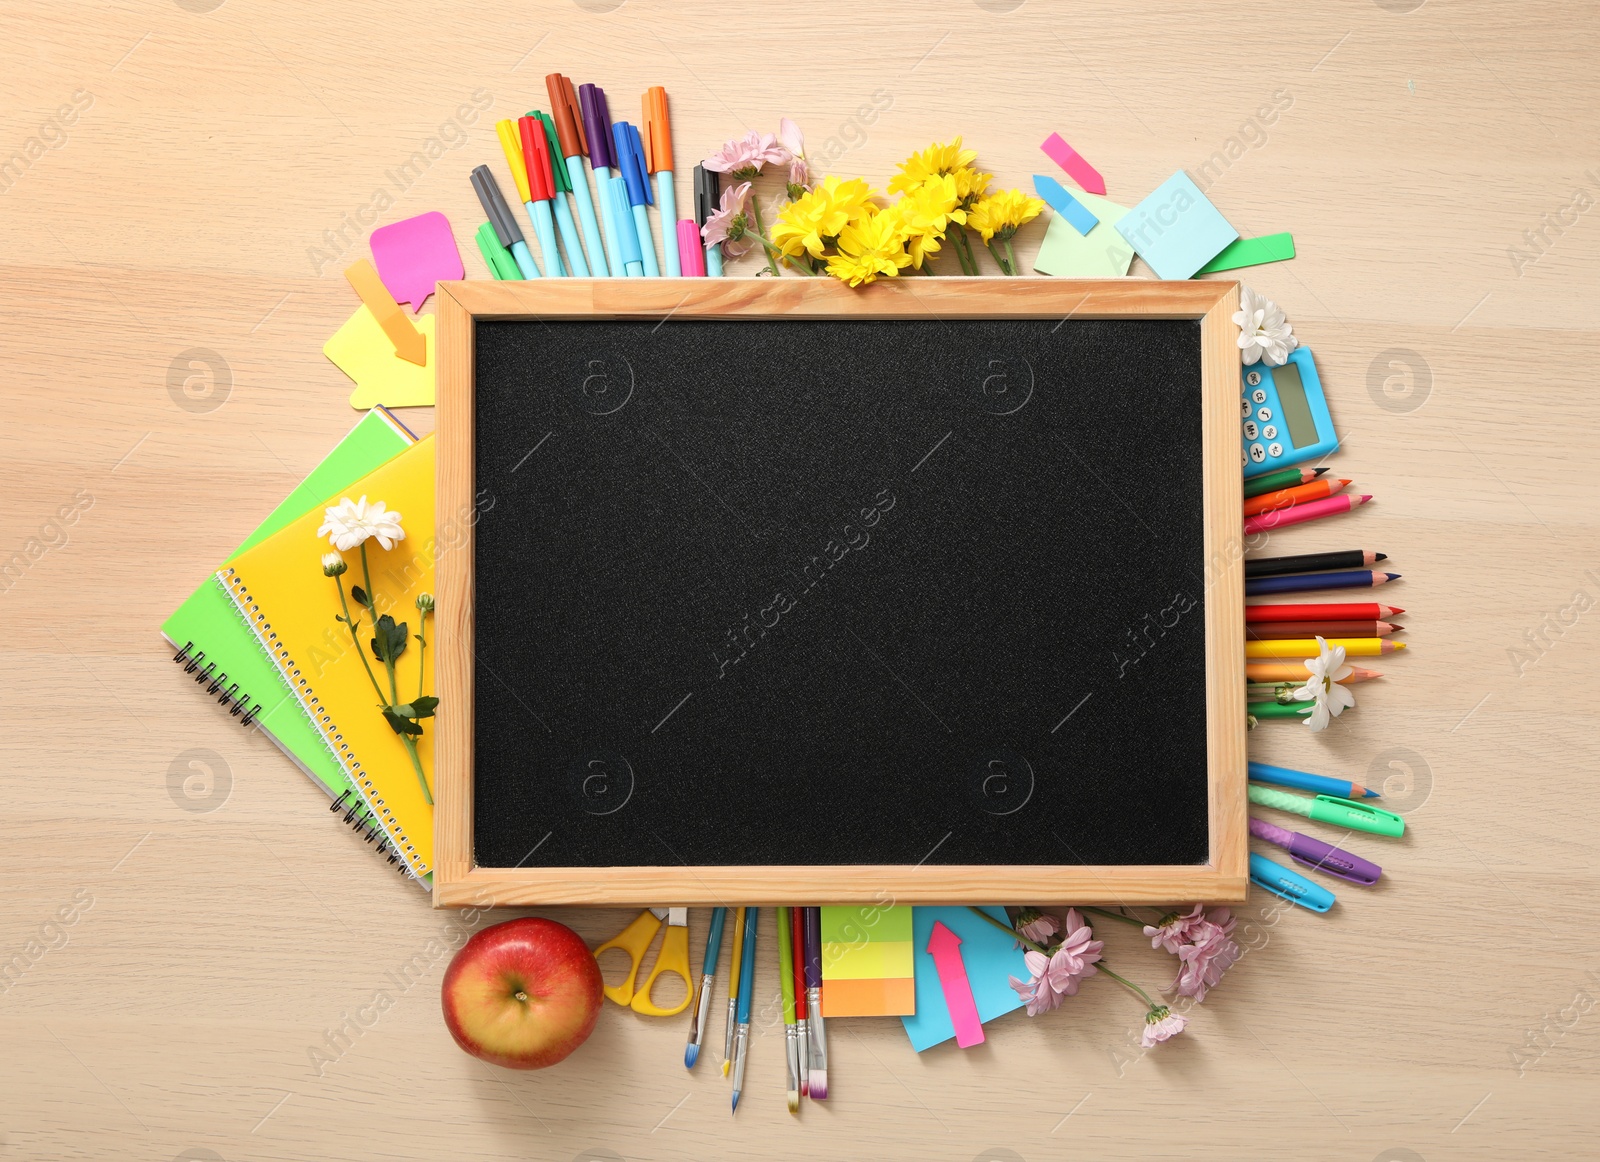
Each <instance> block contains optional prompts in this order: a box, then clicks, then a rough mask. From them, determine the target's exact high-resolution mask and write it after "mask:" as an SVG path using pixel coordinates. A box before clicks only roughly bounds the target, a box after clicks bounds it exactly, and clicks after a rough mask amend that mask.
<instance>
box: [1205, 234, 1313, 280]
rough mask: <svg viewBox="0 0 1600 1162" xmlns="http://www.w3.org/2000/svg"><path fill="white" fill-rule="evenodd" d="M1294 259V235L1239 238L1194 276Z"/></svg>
mask: <svg viewBox="0 0 1600 1162" xmlns="http://www.w3.org/2000/svg"><path fill="white" fill-rule="evenodd" d="M1293 257H1294V235H1292V234H1264V235H1262V236H1261V237H1260V238H1240V239H1239V240H1237V241H1235V242H1230V243H1228V245H1227V246H1225V247H1223V249H1222V253H1221V254H1219V255H1217V256H1216V257H1215V258H1213V259H1212V260H1211V261H1210V262H1208V263H1206V264H1205V265H1204V266H1202V267H1201V268H1200V269H1199V270H1197V271H1195V274H1197V275H1198V274H1215V273H1216V272H1217V271H1219V270H1237V269H1239V267H1241V266H1260V265H1261V264H1262V263H1263V262H1282V261H1283V260H1284V259H1286V258H1293Z"/></svg>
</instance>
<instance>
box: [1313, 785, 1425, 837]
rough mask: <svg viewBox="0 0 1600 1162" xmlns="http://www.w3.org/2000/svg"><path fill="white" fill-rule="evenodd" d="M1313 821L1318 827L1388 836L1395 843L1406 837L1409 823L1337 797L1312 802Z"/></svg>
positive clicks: (1318, 797)
mask: <svg viewBox="0 0 1600 1162" xmlns="http://www.w3.org/2000/svg"><path fill="white" fill-rule="evenodd" d="M1311 818H1313V819H1315V820H1316V821H1317V822H1318V823H1332V824H1333V825H1334V826H1335V827H1348V828H1350V829H1351V830H1352V831H1367V832H1371V833H1372V834H1373V835H1387V836H1389V837H1390V838H1392V839H1393V838H1398V837H1400V836H1402V835H1404V834H1405V833H1406V821H1405V820H1404V819H1403V818H1401V817H1400V816H1399V815H1396V814H1395V813H1394V812H1393V811H1385V810H1384V809H1383V808H1382V807H1372V806H1369V805H1368V804H1366V803H1357V802H1356V801H1355V800H1353V799H1340V798H1338V797H1337V796H1334V795H1318V796H1317V797H1316V798H1315V799H1313V800H1311Z"/></svg>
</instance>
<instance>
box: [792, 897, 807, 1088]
mask: <svg viewBox="0 0 1600 1162" xmlns="http://www.w3.org/2000/svg"><path fill="white" fill-rule="evenodd" d="M805 913H806V910H805V909H804V908H790V909H789V925H790V927H791V928H792V929H793V936H792V938H791V939H790V941H789V947H790V949H791V950H792V953H793V960H794V1030H795V1040H796V1041H797V1042H798V1043H799V1046H800V1096H801V1097H810V1096H811V1046H810V1044H809V1041H810V1036H809V1030H810V1022H808V1021H807V1020H806V915H805Z"/></svg>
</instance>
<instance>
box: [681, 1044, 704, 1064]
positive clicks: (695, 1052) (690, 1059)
mask: <svg viewBox="0 0 1600 1162" xmlns="http://www.w3.org/2000/svg"><path fill="white" fill-rule="evenodd" d="M698 1060H700V1046H698V1045H690V1046H687V1047H686V1048H685V1049H684V1051H683V1067H684V1068H685V1069H693V1068H694V1063H695V1062H696V1061H698Z"/></svg>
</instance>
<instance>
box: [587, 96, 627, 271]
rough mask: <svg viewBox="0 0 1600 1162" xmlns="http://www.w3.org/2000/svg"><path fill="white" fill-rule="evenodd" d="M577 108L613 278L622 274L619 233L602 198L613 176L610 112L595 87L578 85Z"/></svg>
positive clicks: (613, 161) (613, 158)
mask: <svg viewBox="0 0 1600 1162" xmlns="http://www.w3.org/2000/svg"><path fill="white" fill-rule="evenodd" d="M578 106H579V108H580V109H581V110H582V112H583V133H584V138H585V139H586V140H587V141H588V143H589V168H590V169H592V170H594V188H595V190H596V192H597V193H598V194H599V200H598V201H597V202H596V203H595V204H596V206H598V207H599V211H600V233H601V234H602V235H603V236H604V237H605V240H606V265H607V266H609V267H610V268H611V277H612V278H617V277H620V276H621V275H623V274H624V273H626V271H624V269H623V260H622V257H621V246H622V238H621V233H620V230H619V228H618V224H617V221H616V216H615V215H614V214H612V213H611V207H610V206H609V205H608V204H607V203H606V198H605V188H606V185H607V184H608V183H609V182H610V181H611V179H612V178H613V177H614V176H616V175H615V174H614V173H613V172H612V170H613V169H614V168H615V166H616V160H617V159H616V158H615V157H614V156H613V155H612V152H611V150H612V145H611V110H610V108H609V107H608V106H607V105H606V91H605V90H604V89H602V88H601V87H600V86H599V85H579V86H578ZM623 217H628V215H627V214H624V215H623Z"/></svg>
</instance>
